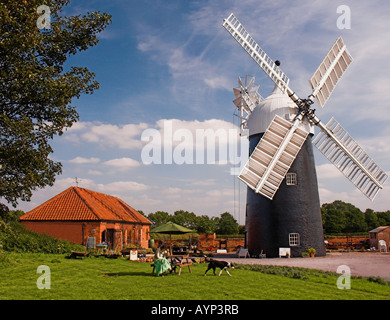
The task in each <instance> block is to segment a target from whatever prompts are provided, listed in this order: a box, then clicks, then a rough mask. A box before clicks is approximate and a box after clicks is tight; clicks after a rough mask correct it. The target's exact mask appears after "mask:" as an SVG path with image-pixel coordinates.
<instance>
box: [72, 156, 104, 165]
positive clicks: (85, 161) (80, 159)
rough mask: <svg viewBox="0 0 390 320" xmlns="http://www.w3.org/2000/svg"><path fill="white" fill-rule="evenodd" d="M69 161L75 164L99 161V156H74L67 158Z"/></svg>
mask: <svg viewBox="0 0 390 320" xmlns="http://www.w3.org/2000/svg"><path fill="white" fill-rule="evenodd" d="M69 162H70V163H75V164H91V163H99V162H100V159H99V158H94V157H91V158H83V157H76V158H74V159H72V160H69Z"/></svg>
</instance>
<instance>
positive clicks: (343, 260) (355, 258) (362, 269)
mask: <svg viewBox="0 0 390 320" xmlns="http://www.w3.org/2000/svg"><path fill="white" fill-rule="evenodd" d="M213 258H214V259H218V260H224V261H230V262H231V263H233V264H234V263H237V264H262V265H274V266H290V267H301V268H308V269H318V270H324V271H331V272H336V271H337V268H338V267H339V266H341V265H346V266H348V267H349V268H350V270H351V275H352V276H363V277H370V276H379V277H381V278H384V279H390V252H386V253H385V252H382V253H379V252H348V253H347V252H337V253H327V255H326V256H325V257H315V258H290V259H288V258H264V259H253V258H240V259H238V258H235V256H234V255H215V256H214V257H213Z"/></svg>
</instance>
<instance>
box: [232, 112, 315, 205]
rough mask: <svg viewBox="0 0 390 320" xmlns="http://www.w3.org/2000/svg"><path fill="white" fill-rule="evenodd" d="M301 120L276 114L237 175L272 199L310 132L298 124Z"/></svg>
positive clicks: (256, 190)
mask: <svg viewBox="0 0 390 320" xmlns="http://www.w3.org/2000/svg"><path fill="white" fill-rule="evenodd" d="M300 121H301V118H297V119H296V120H295V121H294V123H292V122H290V121H288V120H285V119H283V118H281V117H280V116H278V115H275V118H274V119H273V120H272V122H271V124H270V125H269V127H268V129H267V130H266V132H265V133H264V135H263V137H262V139H261V140H260V142H259V143H258V145H257V146H256V148H255V149H254V151H253V152H252V155H251V156H250V157H249V159H248V161H247V163H246V164H245V166H244V168H243V169H242V171H241V173H240V174H239V176H238V178H239V179H240V180H241V181H243V182H244V183H245V184H246V185H248V186H249V187H250V188H251V189H253V190H254V191H255V192H257V193H260V194H262V195H263V196H265V197H267V198H269V199H271V200H272V199H273V197H274V195H275V193H276V191H277V190H278V189H279V186H280V184H281V182H282V181H283V179H284V177H285V175H286V173H287V171H288V170H289V169H290V167H291V165H292V163H293V161H294V160H295V158H296V156H297V154H298V152H299V150H300V149H301V148H302V145H303V143H304V142H305V140H306V138H307V136H308V134H309V133H308V132H307V131H305V130H302V129H300V128H298V125H299V123H300Z"/></svg>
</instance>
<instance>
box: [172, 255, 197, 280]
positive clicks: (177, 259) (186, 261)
mask: <svg viewBox="0 0 390 320" xmlns="http://www.w3.org/2000/svg"><path fill="white" fill-rule="evenodd" d="M168 260H170V264H171V267H172V270H173V271H174V272H176V268H179V276H180V274H181V268H182V267H187V266H188V270H189V271H190V273H191V265H192V261H191V260H190V258H189V255H188V254H186V255H172V256H168Z"/></svg>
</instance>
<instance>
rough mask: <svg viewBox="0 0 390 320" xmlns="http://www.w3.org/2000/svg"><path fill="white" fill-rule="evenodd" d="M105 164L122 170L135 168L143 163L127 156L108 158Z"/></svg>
mask: <svg viewBox="0 0 390 320" xmlns="http://www.w3.org/2000/svg"><path fill="white" fill-rule="evenodd" d="M103 164H104V165H107V166H110V167H114V168H118V169H121V170H128V169H133V168H135V167H138V166H140V165H141V163H140V162H138V161H137V160H134V159H131V158H126V157H123V158H118V159H112V160H108V161H105V162H104V163H103Z"/></svg>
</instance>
